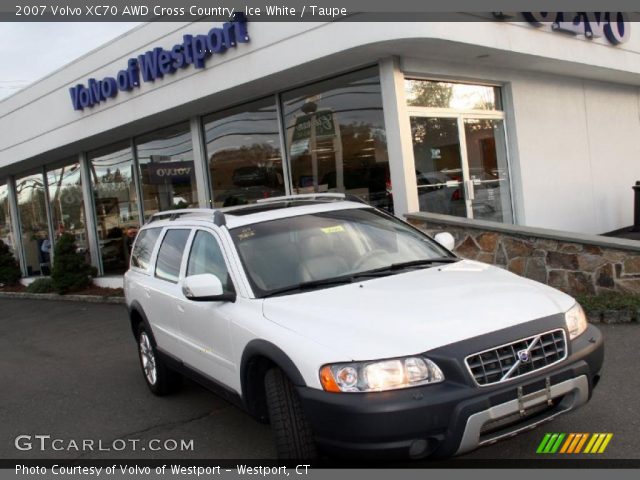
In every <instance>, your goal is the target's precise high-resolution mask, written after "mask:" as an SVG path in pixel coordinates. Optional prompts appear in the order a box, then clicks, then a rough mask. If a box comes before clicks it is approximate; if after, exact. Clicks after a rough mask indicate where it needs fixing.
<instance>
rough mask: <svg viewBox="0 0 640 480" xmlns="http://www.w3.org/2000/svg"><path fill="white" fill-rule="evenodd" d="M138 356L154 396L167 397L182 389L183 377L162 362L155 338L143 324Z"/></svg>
mask: <svg viewBox="0 0 640 480" xmlns="http://www.w3.org/2000/svg"><path fill="white" fill-rule="evenodd" d="M138 355H139V357H140V366H141V368H142V375H143V376H144V380H145V382H146V383H147V386H148V387H149V390H151V392H152V393H153V394H154V395H158V396H163V395H167V394H169V393H173V392H175V391H177V390H178V389H179V388H180V385H181V383H182V377H181V376H180V374H179V373H177V372H175V371H173V370H171V369H170V368H169V367H168V366H167V365H166V364H165V363H164V362H163V361H162V359H161V358H160V356H159V355H158V350H157V348H156V345H155V341H154V340H153V337H152V336H151V334H150V332H148V331H147V329H146V328H145V326H144V325H142V324H141V325H140V327H138Z"/></svg>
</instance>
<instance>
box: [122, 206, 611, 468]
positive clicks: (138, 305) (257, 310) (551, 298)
mask: <svg viewBox="0 0 640 480" xmlns="http://www.w3.org/2000/svg"><path fill="white" fill-rule="evenodd" d="M439 242H441V243H439ZM443 244H444V245H443ZM452 247H453V238H452V237H451V236H450V235H448V234H440V235H438V236H436V238H435V239H432V238H431V237H429V236H428V235H426V234H425V233H423V232H421V231H419V230H418V229H416V228H414V227H412V226H411V225H409V224H407V223H405V222H403V221H401V220H399V219H397V218H395V217H393V216H392V215H390V214H388V213H386V212H384V211H381V210H378V209H376V208H374V207H371V206H370V205H367V204H364V203H362V202H360V201H356V200H351V199H349V198H345V196H344V195H340V194H310V195H298V196H291V197H280V198H271V199H266V200H264V201H260V202H258V203H256V204H252V205H244V206H237V207H229V208H225V209H217V210H210V209H194V210H177V211H171V212H163V213H160V214H156V215H154V216H153V218H152V219H151V221H150V222H149V223H148V224H147V225H145V226H144V227H143V228H142V229H141V230H140V233H139V235H138V237H137V239H136V242H135V245H134V248H133V252H132V258H131V266H130V269H129V271H128V272H127V273H126V275H125V294H126V301H127V305H128V308H129V312H130V319H131V327H132V329H133V333H134V335H135V338H136V341H137V343H138V350H139V357H140V363H141V366H142V370H143V376H144V379H145V381H146V382H147V385H148V386H149V388H150V389H151V391H152V392H153V393H154V394H156V395H165V394H168V393H171V392H173V391H175V390H176V389H177V388H178V386H179V384H180V380H181V378H182V376H188V377H190V378H192V379H195V380H197V381H198V382H200V383H201V384H203V385H205V386H206V387H208V388H211V389H212V390H214V391H216V392H218V393H220V394H221V395H223V396H224V397H225V398H227V399H228V400H230V401H232V402H234V403H236V404H237V405H239V406H240V407H242V408H244V409H245V410H246V411H247V412H249V413H250V414H251V415H253V416H254V417H255V418H256V419H258V420H260V421H263V422H270V423H271V426H272V431H273V435H274V439H275V445H276V450H277V453H278V456H279V457H280V458H314V457H316V456H317V455H318V453H319V452H323V453H325V454H329V455H339V456H353V455H357V456H362V455H375V456H376V458H380V457H382V456H392V457H410V458H424V457H446V456H452V455H456V454H461V453H464V452H468V451H470V450H473V449H474V448H476V447H478V446H480V445H485V444H490V443H493V442H496V441H498V440H501V439H504V438H507V437H510V436H513V435H515V434H517V433H519V432H521V431H524V430H527V429H531V428H534V427H536V426H537V425H539V424H541V423H543V422H547V421H549V420H552V419H553V418H555V417H556V416H558V415H560V414H564V413H567V412H569V411H572V410H574V409H576V408H578V407H580V406H582V405H584V404H585V403H586V402H587V401H588V400H589V399H590V397H591V395H592V392H593V389H594V387H595V386H596V384H597V383H598V380H599V378H600V377H599V375H600V370H601V367H602V363H603V357H604V345H603V339H602V335H601V334H600V332H599V330H598V329H597V328H596V327H594V326H592V325H589V324H587V321H586V318H585V315H584V312H583V311H582V308H581V307H580V305H579V304H578V303H577V302H576V301H575V300H574V299H573V298H571V297H570V296H568V295H566V294H564V293H562V292H560V291H558V290H555V289H553V288H551V287H548V286H546V285H543V284H540V283H537V282H535V281H532V280H529V279H526V278H522V277H519V276H517V275H515V274H513V273H510V272H508V271H506V270H503V269H500V268H497V267H493V266H490V265H486V264H483V263H479V262H475V261H469V260H463V259H461V258H459V257H457V256H455V255H454V254H453V253H452V252H451V249H452Z"/></svg>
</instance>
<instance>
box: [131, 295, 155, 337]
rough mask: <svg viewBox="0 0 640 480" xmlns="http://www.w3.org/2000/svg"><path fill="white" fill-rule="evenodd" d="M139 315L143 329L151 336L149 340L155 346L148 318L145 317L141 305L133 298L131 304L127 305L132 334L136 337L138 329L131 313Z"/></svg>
mask: <svg viewBox="0 0 640 480" xmlns="http://www.w3.org/2000/svg"><path fill="white" fill-rule="evenodd" d="M134 314H136V315H139V316H140V318H141V320H142V323H143V325H144V327H145V330H146V331H147V332H148V333H149V335H150V336H151V341H152V342H153V345H154V346H157V344H156V339H155V337H154V335H153V329H152V328H151V324H150V323H149V319H148V318H147V315H146V314H145V313H144V309H143V308H142V305H140V303H139V302H138V301H137V300H134V301H133V302H132V303H131V305H129V322H130V323H131V331H132V332H133V336H134V337H135V338H137V336H138V330H137V328H136V326H135V324H134V323H133V315H134Z"/></svg>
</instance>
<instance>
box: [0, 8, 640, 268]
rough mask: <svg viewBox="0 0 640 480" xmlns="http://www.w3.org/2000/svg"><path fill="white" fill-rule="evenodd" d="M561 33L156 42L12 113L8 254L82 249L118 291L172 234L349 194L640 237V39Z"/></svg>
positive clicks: (185, 26)
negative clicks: (203, 222)
mask: <svg viewBox="0 0 640 480" xmlns="http://www.w3.org/2000/svg"><path fill="white" fill-rule="evenodd" d="M461 19H462V20H465V19H467V20H474V18H472V17H463V16H461ZM555 20H558V19H557V18H547V17H544V16H542V15H533V14H530V15H525V16H522V17H520V16H515V17H507V18H501V19H487V20H486V21H466V22H465V21H460V22H446V23H442V22H440V23H438V22H421V23H413V22H387V23H384V22H376V23H368V22H357V21H353V22H350V21H341V22H330V23H308V22H278V23H273V22H258V21H256V22H252V21H249V22H247V21H246V19H245V18H244V17H242V16H236V17H234V19H233V20H231V19H230V20H229V21H227V22H191V23H187V22H183V23H175V22H151V23H146V24H143V25H141V26H139V27H137V28H135V29H134V30H131V31H129V32H127V33H126V34H124V35H122V36H120V37H118V38H116V39H115V40H113V41H111V42H109V43H108V44H106V45H103V46H102V47H100V48H98V49H96V50H94V51H92V52H90V53H88V54H86V55H85V56H83V57H81V58H79V59H77V60H76V61H74V62H73V63H71V64H69V65H67V66H65V67H64V68H61V69H60V70H58V71H56V72H54V73H52V74H50V75H49V76H47V77H46V78H43V79H42V80H40V81H38V82H36V83H34V84H33V85H31V86H29V87H27V88H25V89H23V90H21V91H19V92H17V93H16V94H14V95H13V96H11V97H9V98H6V99H4V100H2V101H0V239H1V240H3V241H4V242H6V243H8V244H9V245H10V246H11V248H12V249H13V251H14V252H15V254H16V257H17V258H18V259H19V262H20V265H21V268H22V271H23V274H24V276H25V277H29V276H38V275H42V274H47V273H48V271H49V270H50V267H51V262H52V261H55V259H52V258H51V254H50V253H49V251H48V250H49V248H48V246H49V245H50V244H55V241H56V239H57V238H59V236H60V235H61V234H62V233H65V232H66V233H72V234H73V235H74V236H75V237H76V240H77V243H78V245H79V247H80V248H82V249H83V251H85V252H86V255H87V259H88V260H89V261H91V262H92V263H93V264H94V265H95V266H96V267H97V268H98V271H99V272H100V275H102V276H112V275H120V274H122V273H123V272H124V271H125V270H126V268H127V265H128V258H129V252H130V248H131V242H132V241H133V238H134V237H135V234H136V232H137V229H138V228H139V226H140V225H141V224H143V223H144V222H145V221H148V219H149V218H150V216H151V215H153V214H154V213H156V212H159V211H163V210H169V209H176V208H187V207H221V206H229V205H237V204H242V203H246V202H253V201H255V200H257V199H260V198H268V197H274V196H280V195H285V194H287V195H288V194H299V193H311V192H335V191H338V192H345V193H349V194H353V195H356V196H358V197H361V198H362V199H364V200H366V201H368V202H370V203H371V204H373V205H377V206H379V207H381V208H385V209H388V210H390V211H393V212H394V213H395V214H396V215H399V216H402V215H404V214H407V213H411V212H419V211H423V212H431V213H436V214H441V215H448V216H451V217H462V218H469V219H479V220H485V221H491V222H499V223H505V224H515V225H519V226H526V227H541V228H547V229H558V230H563V231H570V232H579V233H582V234H602V233H605V232H610V231H612V230H616V229H619V228H621V227H625V226H628V225H630V224H631V223H632V222H633V191H632V189H631V186H632V185H633V184H634V183H635V181H636V180H640V141H639V139H640V24H634V23H630V22H625V21H624V19H623V18H622V17H620V16H617V15H614V14H611V15H608V16H602V17H593V18H592V17H589V18H587V17H586V16H584V17H580V16H578V17H576V18H575V19H574V18H573V17H571V18H569V17H567V16H565V18H564V20H568V21H565V22H556V23H553V22H554V21H555ZM560 20H562V19H560ZM574 20H575V21H574ZM590 20H591V23H590Z"/></svg>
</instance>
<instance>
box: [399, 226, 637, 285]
mask: <svg viewBox="0 0 640 480" xmlns="http://www.w3.org/2000/svg"><path fill="white" fill-rule="evenodd" d="M441 217H443V216H440V215H434V214H422V213H419V214H410V215H408V216H407V219H408V221H409V222H410V223H411V224H413V225H415V226H416V227H418V228H420V229H421V230H424V231H426V232H427V233H429V234H430V235H432V236H433V235H435V234H437V233H438V232H442V231H447V232H449V233H451V234H453V236H454V237H455V239H456V246H455V252H456V253H457V254H458V255H460V256H461V257H463V258H467V259H472V260H478V261H480V262H485V263H490V264H493V265H497V266H500V267H502V268H506V269H508V270H509V271H511V272H514V273H517V274H518V275H522V276H524V277H527V278H531V279H533V280H537V281H539V282H543V283H546V284H548V285H551V286H552V287H555V288H558V289H559V290H562V291H564V292H566V293H568V294H570V295H584V294H595V293H601V292H605V291H620V292H629V293H635V294H640V242H633V241H622V240H619V239H608V238H607V237H597V236H585V235H575V236H574V237H575V238H573V237H572V235H571V234H568V233H565V232H557V233H554V232H553V231H549V230H542V229H532V228H527V227H518V226H513V225H509V226H507V225H501V224H492V223H490V222H482V221H474V220H467V219H455V220H449V219H447V218H446V217H444V218H441ZM518 230H521V231H518ZM536 231H538V232H541V233H540V234H536ZM585 239H586V240H585ZM599 239H602V240H599ZM625 242H631V243H630V244H629V245H628V246H627V245H626V244H625ZM612 243H613V245H612ZM618 244H619V245H618ZM634 244H637V245H634Z"/></svg>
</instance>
